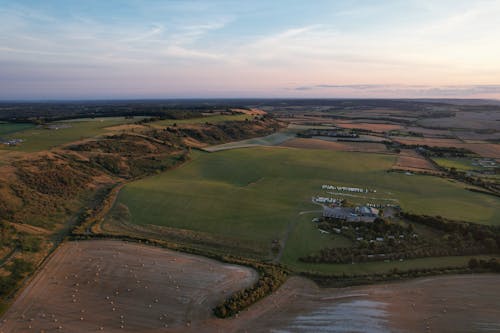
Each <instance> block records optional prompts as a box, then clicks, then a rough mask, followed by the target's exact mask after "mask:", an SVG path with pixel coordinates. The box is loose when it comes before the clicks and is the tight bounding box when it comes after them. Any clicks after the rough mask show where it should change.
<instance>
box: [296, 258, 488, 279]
mask: <svg viewBox="0 0 500 333" xmlns="http://www.w3.org/2000/svg"><path fill="white" fill-rule="evenodd" d="M471 258H476V259H485V260H489V259H490V258H492V256H455V257H433V258H419V259H410V260H404V261H390V262H385V261H377V262H370V263H362V264H359V263H358V264H306V263H302V262H299V261H294V262H291V263H289V266H290V268H292V269H294V270H295V271H302V272H311V273H323V274H334V275H340V274H343V273H345V274H348V275H358V274H372V273H385V272H389V271H391V270H392V269H394V268H397V269H398V270H401V271H406V270H410V269H421V268H441V267H451V266H453V267H456V266H467V264H468V262H469V260H470V259H471Z"/></svg>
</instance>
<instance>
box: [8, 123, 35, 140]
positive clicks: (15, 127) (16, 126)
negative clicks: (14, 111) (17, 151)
mask: <svg viewBox="0 0 500 333" xmlns="http://www.w3.org/2000/svg"><path fill="white" fill-rule="evenodd" d="M33 127H35V125H34V124H31V123H3V122H0V137H3V136H6V135H9V134H13V133H16V132H20V131H23V130H26V129H29V128H33Z"/></svg>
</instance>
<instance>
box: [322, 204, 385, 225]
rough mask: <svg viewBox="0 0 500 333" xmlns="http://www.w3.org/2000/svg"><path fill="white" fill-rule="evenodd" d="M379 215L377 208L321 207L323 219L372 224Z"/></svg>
mask: <svg viewBox="0 0 500 333" xmlns="http://www.w3.org/2000/svg"><path fill="white" fill-rule="evenodd" d="M379 214H380V211H379V210H378V209H377V208H373V207H368V206H357V207H341V206H334V207H328V206H323V217H327V218H335V219H340V220H345V221H347V222H373V221H375V219H376V218H377V217H378V216H379Z"/></svg>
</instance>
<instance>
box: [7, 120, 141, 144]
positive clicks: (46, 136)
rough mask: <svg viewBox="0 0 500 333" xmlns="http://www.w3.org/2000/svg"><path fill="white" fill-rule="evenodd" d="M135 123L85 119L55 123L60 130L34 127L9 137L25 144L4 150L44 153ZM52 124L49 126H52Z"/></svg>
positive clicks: (130, 121) (131, 121)
mask: <svg viewBox="0 0 500 333" xmlns="http://www.w3.org/2000/svg"><path fill="white" fill-rule="evenodd" d="M135 121H137V119H125V118H121V117H120V118H119V117H113V118H85V119H75V120H71V121H64V122H54V123H51V124H52V125H53V126H59V127H58V129H55V127H53V128H52V129H50V128H45V127H32V128H28V129H25V130H21V131H18V132H16V133H13V134H11V135H9V136H8V137H12V138H16V139H23V140H24V142H22V143H21V144H19V145H18V146H16V147H11V148H4V149H11V150H19V151H26V152H36V151H42V150H46V149H50V148H53V147H57V146H60V145H63V144H67V143H70V142H73V141H77V140H80V139H86V138H91V137H95V136H99V135H103V134H105V133H106V132H108V130H107V127H112V126H116V125H121V124H126V123H133V122H135ZM51 124H48V125H49V126H51Z"/></svg>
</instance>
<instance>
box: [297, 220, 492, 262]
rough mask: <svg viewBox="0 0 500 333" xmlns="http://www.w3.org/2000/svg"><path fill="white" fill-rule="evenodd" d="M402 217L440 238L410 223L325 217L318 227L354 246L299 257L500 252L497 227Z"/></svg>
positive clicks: (372, 257)
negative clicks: (338, 234)
mask: <svg viewBox="0 0 500 333" xmlns="http://www.w3.org/2000/svg"><path fill="white" fill-rule="evenodd" d="M401 216H402V217H403V218H405V219H407V220H410V221H412V222H415V223H419V224H423V225H426V226H427V227H430V228H432V229H434V230H436V231H438V234H440V237H439V238H425V237H421V236H420V235H418V234H416V233H415V232H414V229H413V226H412V225H411V224H410V225H409V226H402V225H399V224H396V223H390V222H387V221H384V220H382V219H377V220H375V222H373V223H371V224H370V223H356V222H343V221H339V220H329V221H328V220H327V221H325V222H321V223H320V224H319V225H318V227H319V228H320V229H322V230H327V231H330V232H332V233H333V232H341V233H342V235H343V236H345V237H347V238H349V239H351V241H353V242H354V246H352V247H334V248H325V249H322V250H320V251H319V252H318V253H315V254H310V255H308V256H305V257H301V258H300V260H301V261H303V262H308V263H337V264H339V263H353V262H368V261H381V260H401V259H412V258H425V257H441V256H457V255H475V254H493V253H499V252H500V250H499V249H500V228H499V227H494V226H484V225H479V224H474V223H466V222H456V221H449V220H444V219H442V218H440V217H432V216H426V215H414V214H409V213H401Z"/></svg>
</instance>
